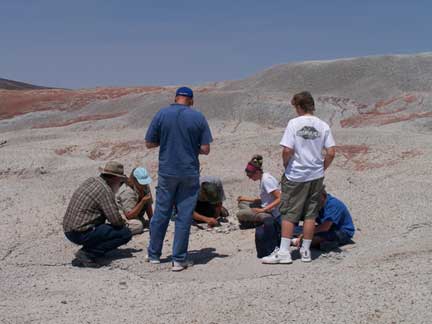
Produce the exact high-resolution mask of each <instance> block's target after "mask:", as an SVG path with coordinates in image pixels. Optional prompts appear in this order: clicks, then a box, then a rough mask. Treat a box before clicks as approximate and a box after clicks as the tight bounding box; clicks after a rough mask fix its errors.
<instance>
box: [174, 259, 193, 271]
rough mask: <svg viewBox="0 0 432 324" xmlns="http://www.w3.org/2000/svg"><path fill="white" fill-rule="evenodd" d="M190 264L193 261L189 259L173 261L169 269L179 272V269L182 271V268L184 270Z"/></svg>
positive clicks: (191, 264)
mask: <svg viewBox="0 0 432 324" xmlns="http://www.w3.org/2000/svg"><path fill="white" fill-rule="evenodd" d="M191 266H193V262H192V261H191V260H187V261H184V262H177V261H173V262H172V268H171V270H172V271H174V272H179V271H183V270H185V269H187V268H188V267H191Z"/></svg>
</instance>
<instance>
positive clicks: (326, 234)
mask: <svg viewBox="0 0 432 324" xmlns="http://www.w3.org/2000/svg"><path fill="white" fill-rule="evenodd" d="M320 205H321V206H322V207H321V209H320V211H319V214H318V217H317V218H316V219H315V222H316V226H315V232H314V236H313V239H312V244H311V246H312V247H314V248H317V249H320V250H323V251H327V252H328V251H330V250H332V249H334V248H336V247H338V246H342V245H345V244H349V243H351V242H352V241H351V239H352V238H353V236H354V233H355V227H354V224H353V221H352V218H351V214H350V212H349V210H348V208H347V207H346V205H345V204H344V203H343V202H342V201H340V200H339V199H337V198H335V197H333V196H332V195H330V194H328V193H327V192H326V191H325V189H324V190H323V192H322V195H321V202H320ZM294 232H295V234H294V235H295V236H298V237H296V238H294V239H292V241H291V244H292V245H294V246H297V247H299V246H300V244H301V241H302V239H303V234H300V233H302V232H303V227H302V226H297V227H296V228H295V231H294ZM280 239H281V226H280V219H279V220H273V219H270V220H268V221H267V222H264V224H263V225H261V226H259V227H257V229H256V232H255V245H256V250H257V256H258V258H262V257H265V256H267V255H269V254H270V253H271V252H272V251H273V250H274V248H275V247H276V246H278V245H279V244H280Z"/></svg>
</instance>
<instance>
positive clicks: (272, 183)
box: [237, 155, 281, 228]
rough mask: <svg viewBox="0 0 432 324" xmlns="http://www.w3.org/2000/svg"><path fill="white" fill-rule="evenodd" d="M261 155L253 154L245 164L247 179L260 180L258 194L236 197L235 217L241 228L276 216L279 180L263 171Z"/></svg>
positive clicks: (277, 214) (279, 192)
mask: <svg viewBox="0 0 432 324" xmlns="http://www.w3.org/2000/svg"><path fill="white" fill-rule="evenodd" d="M262 165H263V157H262V156H261V155H254V156H253V157H252V159H251V161H249V163H248V164H247V166H246V169H245V172H246V175H247V176H248V178H249V179H251V180H253V181H260V186H259V190H260V196H259V197H245V196H240V197H238V198H237V201H238V203H239V209H240V210H239V212H238V213H237V218H238V220H239V222H240V226H241V227H242V228H250V227H255V226H257V225H260V224H262V223H263V222H264V220H265V219H266V218H274V219H276V218H278V217H279V216H280V213H279V204H280V197H281V191H280V186H279V182H278V181H277V180H276V179H275V178H274V177H273V176H272V175H271V174H270V173H267V172H264V171H263V168H262Z"/></svg>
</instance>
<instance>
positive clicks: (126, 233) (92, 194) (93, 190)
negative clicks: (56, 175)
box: [63, 161, 132, 268]
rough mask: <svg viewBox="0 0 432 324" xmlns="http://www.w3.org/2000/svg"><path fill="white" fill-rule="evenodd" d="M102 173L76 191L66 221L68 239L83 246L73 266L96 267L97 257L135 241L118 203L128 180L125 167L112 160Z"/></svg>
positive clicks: (64, 228) (67, 210) (65, 229)
mask: <svg viewBox="0 0 432 324" xmlns="http://www.w3.org/2000/svg"><path fill="white" fill-rule="evenodd" d="M99 171H100V176H98V177H91V178H89V179H87V180H86V181H84V182H83V183H82V184H81V185H80V186H79V187H78V189H76V190H75V192H74V193H73V195H72V198H71V200H70V202H69V205H68V207H67V209H66V213H65V215H64V218H63V230H64V233H65V236H66V237H67V238H68V240H69V241H71V242H73V243H75V244H77V245H81V246H82V248H81V249H80V250H78V252H76V253H75V259H74V260H73V261H72V265H73V266H78V267H92V268H97V267H99V266H100V265H99V264H98V263H97V262H96V258H98V257H103V256H104V255H105V253H107V252H108V251H111V250H114V249H116V248H117V247H119V246H121V245H123V244H126V243H127V242H129V241H130V239H131V238H132V233H131V231H130V230H129V228H128V227H127V226H125V221H124V219H123V218H122V217H121V215H120V212H119V209H118V206H117V204H116V200H115V194H116V193H117V192H118V190H119V188H120V186H121V185H122V184H123V183H124V182H125V181H126V180H127V177H126V176H125V175H124V169H123V165H122V164H120V163H118V162H114V161H110V162H108V163H107V164H106V165H105V166H104V167H101V168H99ZM107 222H108V223H107Z"/></svg>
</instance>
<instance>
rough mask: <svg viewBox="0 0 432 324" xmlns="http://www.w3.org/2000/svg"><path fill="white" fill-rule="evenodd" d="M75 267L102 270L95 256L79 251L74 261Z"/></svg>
mask: <svg viewBox="0 0 432 324" xmlns="http://www.w3.org/2000/svg"><path fill="white" fill-rule="evenodd" d="M72 266H73V267H79V268H100V267H101V265H100V264H98V263H97V262H96V261H95V256H94V255H93V254H91V253H89V252H86V251H84V250H83V249H79V250H78V251H77V252H76V253H75V259H73V260H72Z"/></svg>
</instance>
